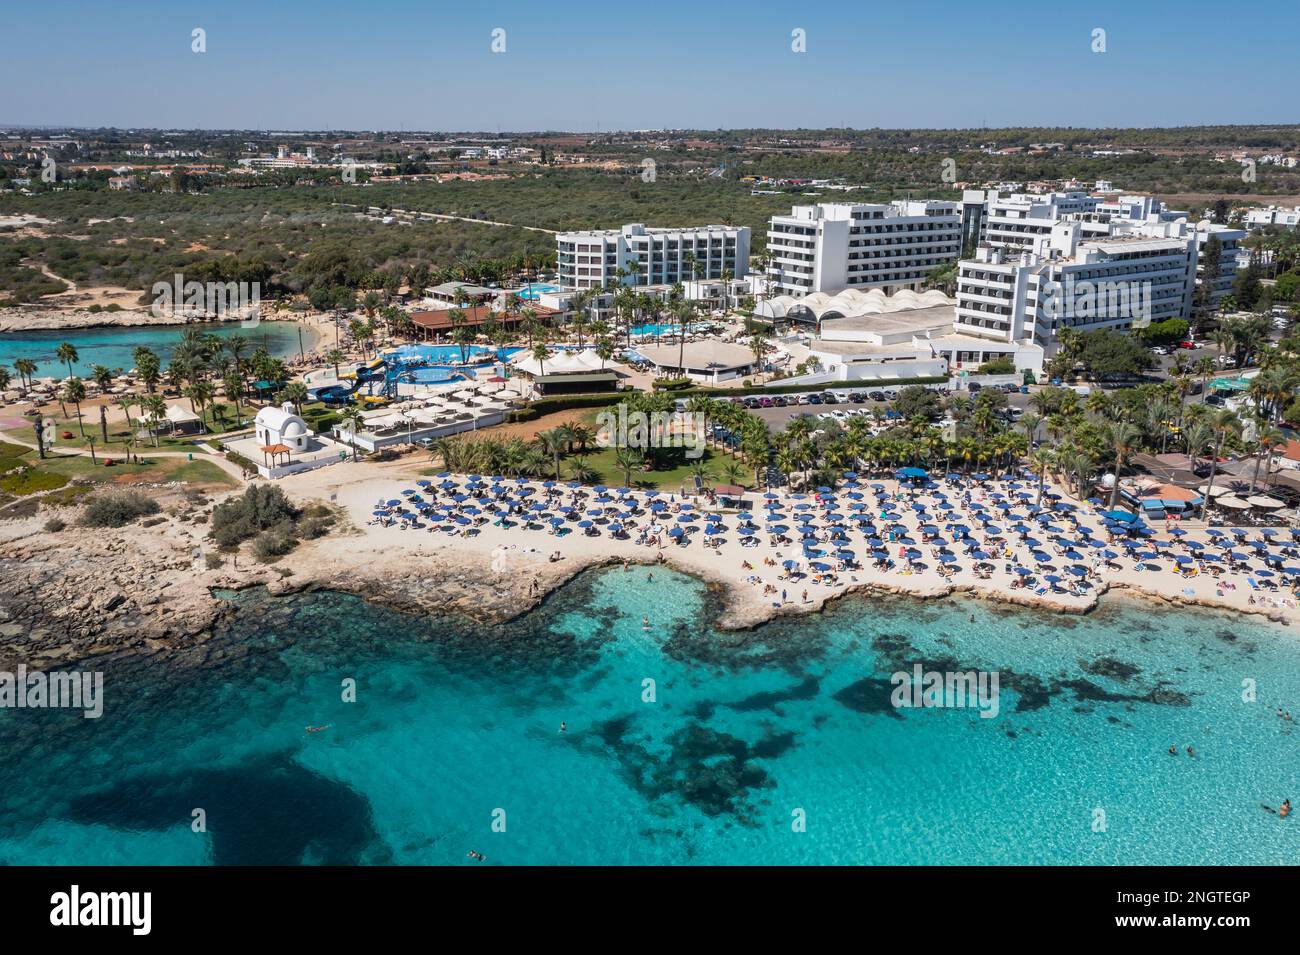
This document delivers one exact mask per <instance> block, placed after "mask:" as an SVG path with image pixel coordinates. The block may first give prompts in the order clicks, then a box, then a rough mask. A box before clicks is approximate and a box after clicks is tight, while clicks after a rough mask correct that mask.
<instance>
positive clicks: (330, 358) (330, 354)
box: [325, 348, 345, 378]
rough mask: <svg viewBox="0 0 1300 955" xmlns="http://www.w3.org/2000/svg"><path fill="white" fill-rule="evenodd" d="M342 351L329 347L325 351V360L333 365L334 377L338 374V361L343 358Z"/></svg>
mask: <svg viewBox="0 0 1300 955" xmlns="http://www.w3.org/2000/svg"><path fill="white" fill-rule="evenodd" d="M344 357H345V356H344V354H343V352H342V351H341V350H340V349H338V348H331V349H330V350H329V351H327V352H326V353H325V360H326V361H327V362H329V363H330V364H331V365H333V366H334V377H335V378H337V377H338V376H339V362H341V361H342V360H343V359H344Z"/></svg>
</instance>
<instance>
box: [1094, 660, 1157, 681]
mask: <svg viewBox="0 0 1300 955" xmlns="http://www.w3.org/2000/svg"><path fill="white" fill-rule="evenodd" d="M1079 669H1081V670H1082V671H1083V672H1084V673H1089V674H1091V675H1093V676H1104V677H1109V678H1110V679H1112V680H1119V681H1120V682H1121V683H1124V682H1127V681H1128V680H1131V679H1132V678H1133V677H1135V676H1137V675H1138V674H1139V673H1141V672H1142V670H1141V669H1140V668H1139V667H1137V666H1136V665H1135V664H1132V663H1125V662H1124V661H1123V660H1116V659H1115V658H1114V657H1098V658H1097V659H1096V660H1094V661H1092V662H1091V663H1089V662H1088V661H1087V660H1080V661H1079Z"/></svg>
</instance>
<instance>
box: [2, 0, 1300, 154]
mask: <svg viewBox="0 0 1300 955" xmlns="http://www.w3.org/2000/svg"><path fill="white" fill-rule="evenodd" d="M7 7H8V9H7V10H5V11H4V13H3V17H0V124H4V125H46V126H59V125H68V126H116V127H121V128H132V127H144V128H186V129H197V128H203V129H230V128H233V129H262V130H300V129H349V130H445V131H467V130H479V131H489V132H495V131H501V132H510V131H539V130H574V131H582V132H588V131H594V130H627V129H661V128H696V129H718V128H745V127H769V128H825V127H838V126H851V127H857V128H869V127H883V128H917V127H922V128H929V127H944V128H951V127H979V126H990V127H999V126H1086V127H1095V126H1123V127H1128V126H1183V125H1205V124H1219V123H1296V122H1300V97H1297V95H1296V90H1297V88H1298V87H1300V81H1297V79H1296V72H1295V63H1296V37H1297V36H1300V2H1297V0H1258V2H1254V3H1250V4H1240V5H1234V4H1228V5H1225V4H1224V3H1223V2H1222V0H1213V2H1212V0H1126V2H1122V3H1113V2H1109V0H1107V2H1084V3H1070V4H1065V3H1063V2H1061V0H1040V2H1037V3H1026V2H1020V0H1005V2H1004V0H983V2H980V3H975V2H969V0H967V2H956V0H904V2H899V0H887V2H886V0H853V2H847V0H820V2H818V0H803V2H797V3H796V2H784V3H782V2H770V0H722V2H713V3H708V2H700V0H689V2H686V0H604V2H591V0H524V2H500V3H499V2H491V0H460V2H454V3H453V2H446V0H368V2H364V0H357V2H341V0H310V2H308V0H261V2H249V0H127V2H104V0H42V2H41V3H26V4H19V3H11V4H8V5H7ZM196 29H198V30H202V31H204V36H203V39H204V42H205V45H206V51H205V52H195V51H194V49H193V47H194V45H195V41H194V39H193V31H195V30H196ZM1098 30H1101V31H1104V36H1101V37H1100V39H1101V41H1102V43H1104V52H1094V47H1095V46H1098V45H1100V44H1099V41H1098V40H1097V39H1094V36H1095V35H1096V34H1095V31H1098ZM494 31H503V32H498V33H495V34H494ZM795 31H803V32H802V38H803V45H804V51H803V52H795V50H794V49H793V47H794V46H795V45H796V44H797V39H796V37H795ZM494 35H495V37H496V39H495V45H496V47H497V50H499V52H498V51H497V50H494ZM502 47H503V48H502Z"/></svg>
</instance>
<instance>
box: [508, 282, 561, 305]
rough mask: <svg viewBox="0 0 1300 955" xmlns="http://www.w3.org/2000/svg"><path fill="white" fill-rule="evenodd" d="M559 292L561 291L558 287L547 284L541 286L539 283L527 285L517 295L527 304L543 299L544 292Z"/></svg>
mask: <svg viewBox="0 0 1300 955" xmlns="http://www.w3.org/2000/svg"><path fill="white" fill-rule="evenodd" d="M558 291H560V287H559V286H558V285H551V284H549V283H545V282H543V283H540V284H539V283H537V282H533V283H531V284H529V285H525V286H524V287H523V288H521V289H519V290H518V291H516V292H515V294H516V295H518V296H519V297H520V298H521V299H523V300H524V301H526V302H535V301H537V300H538V299H539V298H541V297H542V293H543V292H558Z"/></svg>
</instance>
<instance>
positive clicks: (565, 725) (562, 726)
mask: <svg viewBox="0 0 1300 955" xmlns="http://www.w3.org/2000/svg"><path fill="white" fill-rule="evenodd" d="M568 728H569V724H568V723H564V722H561V723H560V732H561V733H563V732H564V731H565V730H566V729H568Z"/></svg>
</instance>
